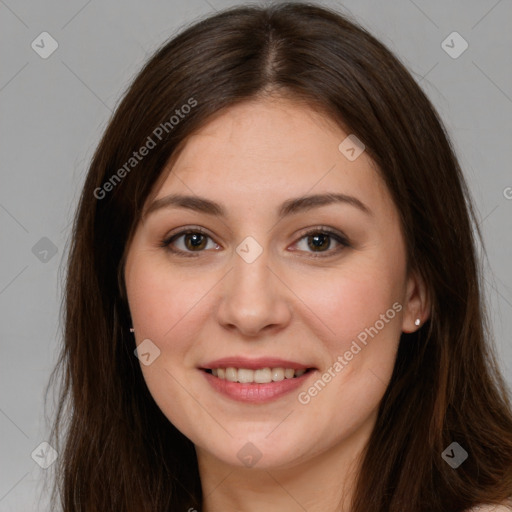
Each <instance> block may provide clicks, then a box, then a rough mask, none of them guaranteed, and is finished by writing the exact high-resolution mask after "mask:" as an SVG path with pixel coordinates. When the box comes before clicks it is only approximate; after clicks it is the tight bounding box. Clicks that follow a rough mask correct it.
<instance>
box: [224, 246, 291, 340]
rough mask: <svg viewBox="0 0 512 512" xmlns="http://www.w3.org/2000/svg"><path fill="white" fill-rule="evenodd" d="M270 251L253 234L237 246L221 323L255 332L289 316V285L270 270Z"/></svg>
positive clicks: (228, 278) (278, 323)
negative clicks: (284, 283) (287, 288)
mask: <svg viewBox="0 0 512 512" xmlns="http://www.w3.org/2000/svg"><path fill="white" fill-rule="evenodd" d="M270 254H271V252H270V250H269V249H268V248H267V247H264V246H262V245H260V244H259V243H258V242H257V241H256V240H255V239H254V238H252V237H247V238H246V239H244V240H243V241H242V242H241V243H240V244H239V246H238V247H237V248H236V254H234V256H233V268H232V271H231V272H230V273H229V276H227V279H226V281H225V283H224V286H223V289H222V300H221V305H220V307H219V310H218V314H219V322H220V323H222V324H224V325H226V326H228V325H229V326H231V327H233V326H235V327H237V328H238V329H239V330H240V331H242V332H244V333H245V334H252V335H254V334H256V333H258V332H259V331H260V330H261V329H263V328H265V327H266V326H269V325H274V326H276V325H283V324H285V323H286V322H287V321H288V320H289V316H290V311H289V305H288V301H287V297H286V287H284V286H283V285H282V284H281V283H280V281H279V279H277V277H276V276H275V275H274V272H273V271H272V270H271V267H272V262H271V258H270Z"/></svg>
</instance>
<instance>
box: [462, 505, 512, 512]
mask: <svg viewBox="0 0 512 512" xmlns="http://www.w3.org/2000/svg"><path fill="white" fill-rule="evenodd" d="M467 512H512V503H510V504H503V505H478V506H477V507H473V508H472V509H470V510H468V511H467Z"/></svg>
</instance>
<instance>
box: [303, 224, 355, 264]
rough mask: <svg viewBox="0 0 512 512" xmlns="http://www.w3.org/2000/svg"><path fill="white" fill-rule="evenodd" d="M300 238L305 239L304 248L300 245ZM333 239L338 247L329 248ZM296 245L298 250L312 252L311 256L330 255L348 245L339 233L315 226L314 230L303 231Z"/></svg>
mask: <svg viewBox="0 0 512 512" xmlns="http://www.w3.org/2000/svg"><path fill="white" fill-rule="evenodd" d="M302 240H306V244H305V248H304V249H302V248H301V247H300V244H301V241H302ZM333 241H334V243H336V244H338V247H337V248H334V249H331V247H332V245H333ZM296 245H297V246H298V248H299V249H300V250H304V251H305V252H309V253H313V254H310V255H311V256H312V257H323V256H324V253H325V256H332V255H333V254H336V253H338V252H339V251H341V250H343V248H345V247H350V244H349V242H348V240H347V239H346V238H345V237H344V236H343V235H342V234H341V233H337V232H335V231H331V230H330V229H325V228H317V229H316V230H314V231H309V232H307V233H305V234H304V235H303V236H302V237H301V238H300V240H299V242H297V244H296ZM303 247H304V244H303ZM315 253H316V254H315Z"/></svg>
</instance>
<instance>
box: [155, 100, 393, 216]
mask: <svg viewBox="0 0 512 512" xmlns="http://www.w3.org/2000/svg"><path fill="white" fill-rule="evenodd" d="M349 135H350V134H349V133H347V132H345V131H344V130H343V129H342V128H341V127H340V126H338V124H337V123H335V122H334V121H333V120H332V119H331V118H330V117H328V116H326V115H325V114H323V113H322V112H320V111H319V110H315V109H314V107H312V106H309V105H307V104H305V103H304V102H297V101H294V100H290V99H285V98H279V99H277V98H266V99H257V100H251V101H246V102H243V103H240V104H237V105H234V106H230V107H228V108H225V109H223V110H222V111H220V112H218V113H217V114H215V116H213V117H212V118H211V119H210V120H209V121H208V122H207V123H206V124H205V125H204V126H203V127H202V128H201V129H199V130H197V131H196V132H195V133H194V134H193V135H191V136H189V138H188V139H187V141H186V143H185V144H184V145H183V147H182V149H181V150H180V152H179V154H178V155H177V156H176V157H175V158H173V159H171V161H170V163H169V164H168V165H167V167H166V169H165V170H164V172H163V174H162V176H161V179H160V180H159V183H158V186H157V187H156V190H155V192H154V193H153V194H152V199H154V198H161V197H163V196H165V195H167V194H169V193H171V192H177V191H179V192H184V193H185V192H186V193H188V194H197V195H201V196H208V197H211V198H212V199H215V200H217V201H220V202H232V203H235V202H237V201H238V202H239V203H240V205H245V206H247V201H256V202H259V203H262V202H263V201H265V202H271V201H276V202H282V201H283V200H285V199H286V198H287V197H291V196H293V197H295V196H299V195H304V194H306V193H325V192H342V193H347V194H351V195H360V196H361V199H362V200H363V201H364V202H366V203H368V202H370V203H373V204H376V203H379V202H380V203H383V204H382V205H381V206H382V207H383V208H388V209H389V207H390V206H391V205H390V197H389V194H388V192H387V189H386V187H385V185H384V183H383V182H382V179H381V178H380V175H379V173H378V171H377V168H376V166H375V165H374V163H373V161H372V160H371V159H370V158H369V156H368V155H367V154H366V153H365V152H363V153H362V154H361V155H360V156H359V157H358V158H356V159H355V160H353V161H350V160H348V159H347V158H346V157H345V156H344V155H343V154H342V153H341V152H340V149H339V146H340V144H341V143H342V142H343V141H344V140H345V139H346V138H347V137H348V136H349ZM363 197H364V198H365V199H363ZM377 206H378V205H377Z"/></svg>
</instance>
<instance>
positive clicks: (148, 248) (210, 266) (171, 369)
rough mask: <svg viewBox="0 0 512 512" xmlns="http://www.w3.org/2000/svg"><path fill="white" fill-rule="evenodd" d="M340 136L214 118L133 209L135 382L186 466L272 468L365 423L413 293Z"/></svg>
mask: <svg viewBox="0 0 512 512" xmlns="http://www.w3.org/2000/svg"><path fill="white" fill-rule="evenodd" d="M348 135H349V134H348V133H344V132H343V131H342V130H341V129H340V128H338V127H337V126H336V125H335V124H334V123H332V122H331V121H330V120H328V119H326V118H325V117H324V116H322V115H320V114H319V113H318V112H316V111H314V110H312V109H310V108H308V107H306V106H304V105H301V104H298V103H294V102H292V101H290V100H285V99H279V100H277V99H274V100H270V99H266V100H254V101H250V102H246V103H243V104H240V105H237V106H234V107H231V108H229V109H225V110H224V111H222V112H221V113H220V114H219V115H217V116H215V117H214V118H213V119H212V120H211V121H210V122H209V123H208V124H207V125H206V126H205V127H203V128H202V129H201V130H200V131H198V132H197V133H196V134H195V135H194V136H192V137H191V138H190V139H189V140H188V142H187V144H186V145H185V147H184V149H183V151H182V152H181V153H180V155H179V157H178V158H177V160H176V162H175V163H174V165H173V167H172V171H171V172H170V173H169V174H167V175H166V176H165V175H164V178H165V179H162V180H161V181H160V183H159V184H158V188H157V189H156V190H155V191H154V194H153V197H152V198H151V199H150V200H149V201H148V203H147V204H146V207H147V208H146V210H145V215H144V220H143V221H141V223H140V224H139V225H138V228H137V231H136V233H135V235H134V238H133V240H132V242H131V245H130V247H129V252H128V256H127V262H126V267H125V280H126V287H127V292H128V300H129V305H130V311H131V315H132V320H133V326H134V329H135V338H136V343H137V345H138V346H139V345H140V346H139V348H138V350H139V359H140V362H141V369H142V372H143V375H144V378H145V381H146V383H147V385H148V388H149V390H150V392H151V394H152V396H153V398H154V400H155V402H156V403H157V404H158V406H159V407H160V409H161V410H162V412H163V413H164V414H165V416H166V417H167V418H168V419H169V421H170V422H172V423H173V424H174V425H175V426H176V427H177V428H178V429H179V430H180V431H182V432H183V433H184V434H185V435H186V436H187V437H188V438H189V439H191V440H192V441H193V442H194V444H195V445H196V448H197V450H198V454H199V455H204V456H205V457H210V458H213V459H216V460H218V461H222V462H224V463H228V464H232V465H239V466H242V465H245V466H253V465H257V466H258V467H261V468H271V467H273V468H286V467H292V466H294V465H296V464H299V463H301V462H304V461H307V460H309V459H311V458H312V457H318V456H322V455H323V454H327V453H336V450H343V449H345V448H346V447H347V446H360V445H361V443H363V442H364V440H366V439H367V436H368V435H369V433H370V431H371V428H372V427H373V424H374V422H375V418H376V411H377V407H378V405H379V402H380V400H381V398H382V396H383V394H384V392H385V389H386V386H387V384H388V382H389V379H390V377H391V373H392V370H393V365H394V361H395V355H396V350H397V347H398V342H399V338H400V334H401V332H402V331H407V332H409V331H412V330H413V329H414V328H415V326H414V319H415V318H416V317H418V316H421V315H419V314H418V313H419V300H420V299H419V293H420V292H419V290H420V289H421V288H420V287H419V286H418V283H417V281H416V280H415V278H414V277H412V276H408V275H406V252H405V244H404V239H403V236H402V233H401V229H400V224H399V217H398V212H397V209H396V207H395V206H394V204H393V202H392V200H391V197H390V195H389V192H388V191H387V189H386V187H385V185H384V183H383V181H382V180H381V178H380V177H379V175H378V173H377V171H376V170H375V167H374V166H373V165H372V161H371V160H370V158H369V157H368V155H367V154H366V152H364V151H363V152H362V153H361V154H360V155H359V156H358V153H360V151H361V149H362V148H361V147H358V146H357V145H354V143H353V142H351V140H350V139H347V140H345V139H346V138H347V136H348ZM340 144H341V146H340ZM171 198H173V199H171ZM198 230H200V232H198ZM184 231H189V233H188V234H186V233H185V234H183V232H184ZM166 243H167V245H166ZM141 344H142V345H141Z"/></svg>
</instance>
